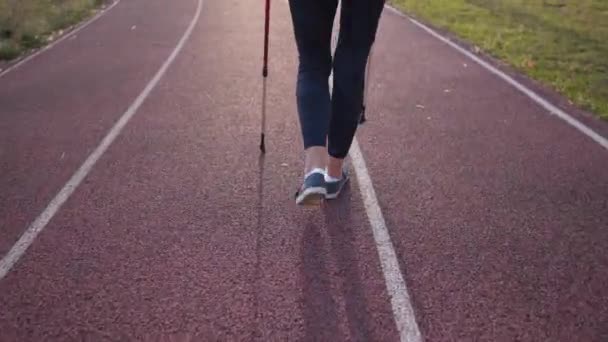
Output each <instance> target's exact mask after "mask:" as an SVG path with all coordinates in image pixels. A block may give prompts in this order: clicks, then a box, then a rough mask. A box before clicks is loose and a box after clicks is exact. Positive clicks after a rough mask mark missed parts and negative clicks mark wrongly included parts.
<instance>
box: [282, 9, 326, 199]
mask: <svg viewBox="0 0 608 342" xmlns="http://www.w3.org/2000/svg"><path fill="white" fill-rule="evenodd" d="M289 5H290V11H291V17H292V23H293V28H294V34H295V40H296V45H297V48H298V56H299V65H298V79H297V85H296V98H297V108H298V117H299V121H300V129H301V133H302V138H303V143H304V154H305V161H304V184H303V185H302V187H301V188H300V189H299V190H298V193H297V194H296V202H297V203H298V204H314V203H316V202H318V201H319V200H320V199H322V197H324V196H325V193H326V189H325V184H324V175H323V170H324V169H325V167H326V165H327V148H326V141H327V130H328V126H329V116H330V109H331V108H330V95H329V85H328V79H329V74H330V72H331V32H332V26H333V20H334V16H335V14H336V8H337V0H289Z"/></svg>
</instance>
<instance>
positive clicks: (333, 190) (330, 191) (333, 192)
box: [325, 170, 348, 199]
mask: <svg viewBox="0 0 608 342" xmlns="http://www.w3.org/2000/svg"><path fill="white" fill-rule="evenodd" d="M346 183H348V172H346V170H342V178H340V180H338V181H335V182H325V188H326V189H327V194H326V195H325V198H326V199H336V198H338V196H339V195H340V191H342V188H343V187H344V185H345V184H346Z"/></svg>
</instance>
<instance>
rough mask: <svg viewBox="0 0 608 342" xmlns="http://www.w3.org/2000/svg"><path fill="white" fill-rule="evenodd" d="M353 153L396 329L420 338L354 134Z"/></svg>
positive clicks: (410, 339) (408, 338) (412, 341)
mask: <svg viewBox="0 0 608 342" xmlns="http://www.w3.org/2000/svg"><path fill="white" fill-rule="evenodd" d="M350 157H351V160H352V163H353V167H354V169H355V174H356V175H357V183H358V184H359V190H361V196H362V197H363V204H364V205H365V211H366V213H367V217H368V219H369V223H370V225H371V227H372V232H373V234H374V240H375V243H376V249H377V250H378V255H379V257H380V265H381V266H382V273H383V274H384V282H385V283H386V290H387V292H388V295H389V297H390V299H391V306H392V309H393V316H394V318H395V323H396V325H397V330H398V331H399V335H400V338H401V341H402V342H420V341H422V337H421V335H420V328H419V327H418V324H417V323H416V316H415V314H414V309H413V307H412V303H411V300H410V296H409V294H408V290H407V286H406V283H405V280H404V278H403V274H402V273H401V269H400V265H399V261H398V259H397V254H396V253H395V249H394V247H393V243H392V242H391V236H390V234H389V232H388V228H387V227H386V222H385V221H384V216H383V215H382V210H381V209H380V205H379V204H378V198H377V197H376V191H375V190H374V185H373V184H372V180H371V178H370V176H369V173H368V172H367V166H366V165H365V159H363V154H362V153H361V149H360V148H359V142H358V141H357V139H356V138H355V139H354V141H353V145H352V147H351V149H350Z"/></svg>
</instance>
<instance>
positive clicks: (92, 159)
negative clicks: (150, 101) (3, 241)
mask: <svg viewBox="0 0 608 342" xmlns="http://www.w3.org/2000/svg"><path fill="white" fill-rule="evenodd" d="M202 7H203V0H198V5H197V8H196V14H195V15H194V17H193V18H192V21H191V22H190V25H189V26H188V29H186V32H185V33H184V35H183V36H182V37H181V39H180V41H179V42H178V43H177V46H176V47H175V49H174V50H173V52H172V53H171V55H169V57H168V58H167V60H166V61H165V62H164V63H163V65H162V66H161V67H160V69H159V70H158V71H157V72H156V75H154V77H153V78H152V79H151V80H150V82H148V84H147V85H146V87H145V88H144V90H143V91H142V92H141V93H140V94H139V96H137V98H136V99H135V101H133V103H132V104H131V106H130V107H129V108H128V109H127V111H126V112H124V114H122V116H121V117H120V119H119V120H118V121H117V122H116V124H114V126H113V127H112V128H111V129H110V131H109V132H108V133H107V135H106V136H105V137H104V138H103V140H102V141H101V143H100V144H99V145H98V146H97V147H96V148H95V150H94V151H93V153H91V154H90V155H89V157H88V158H87V159H86V160H85V161H84V163H83V164H82V165H81V166H80V168H78V170H77V171H76V172H75V173H74V175H72V177H71V178H70V180H69V181H68V182H67V183H66V184H65V185H64V186H63V188H62V189H61V190H60V191H59V193H57V195H55V197H54V198H53V199H52V200H51V202H50V203H49V204H48V205H47V207H46V208H45V209H44V211H43V212H42V213H41V214H40V215H39V216H38V217H37V218H36V220H35V221H34V222H33V223H32V224H31V225H30V226H29V227H28V228H27V230H26V231H25V232H24V233H23V235H21V237H20V238H19V240H18V241H17V242H16V243H15V245H13V247H12V248H11V250H10V251H9V252H8V253H7V254H6V255H5V256H4V258H2V260H0V280H1V279H3V278H4V277H5V276H6V275H7V273H8V272H9V271H10V269H11V268H12V267H13V266H14V265H15V264H16V263H17V261H19V259H20V258H21V256H23V254H24V253H25V251H26V250H27V248H28V247H29V246H30V245H31V244H32V242H34V239H36V236H38V234H39V233H40V232H41V231H42V230H43V229H44V227H45V226H46V225H47V223H49V221H50V220H51V219H52V218H53V216H54V215H55V214H56V213H57V211H58V210H59V209H60V208H61V206H62V205H63V203H65V201H66V200H67V199H68V198H69V197H70V196H71V195H72V193H73V192H74V190H75V189H76V188H77V187H78V185H80V183H81V182H82V180H83V179H84V178H85V177H86V176H87V175H88V174H89V172H91V169H92V168H93V166H95V163H96V162H97V160H99V158H100V157H101V156H102V155H103V154H104V153H105V151H106V150H107V149H108V147H109V146H110V145H111V144H112V142H113V141H114V139H116V137H117V136H118V135H119V134H120V132H121V131H122V129H123V128H124V127H125V126H126V125H127V123H128V122H129V120H130V119H131V118H132V117H133V115H135V113H136V112H137V110H138V109H139V107H140V106H141V104H142V103H143V102H144V100H145V99H146V98H147V97H148V95H150V92H152V90H153V89H154V87H156V85H157V84H158V82H159V81H160V79H161V78H162V77H163V75H164V74H165V72H166V71H167V69H168V68H169V66H170V65H171V64H172V63H173V61H174V60H175V57H177V55H178V54H179V52H180V51H181V49H182V47H183V46H184V44H185V42H186V40H188V38H189V37H190V34H191V33H192V30H193V29H194V26H195V25H196V23H197V21H198V18H199V16H200V14H201V9H202Z"/></svg>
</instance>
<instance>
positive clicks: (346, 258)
mask: <svg viewBox="0 0 608 342" xmlns="http://www.w3.org/2000/svg"><path fill="white" fill-rule="evenodd" d="M352 201H353V196H352V187H351V186H350V183H349V184H348V186H346V187H345V188H344V189H343V190H342V193H341V194H340V198H338V199H336V200H333V201H330V202H328V203H327V205H326V206H325V208H324V216H325V225H326V227H327V231H328V235H329V240H330V244H331V252H332V255H333V258H334V260H335V261H336V267H337V268H338V270H339V274H340V275H341V277H342V284H343V285H342V297H343V300H344V304H345V311H346V317H347V320H348V328H349V330H350V340H354V341H370V339H371V336H370V335H371V334H370V328H369V326H368V319H369V317H370V315H369V309H368V307H367V305H366V301H365V294H364V292H363V289H362V282H361V274H360V273H359V254H358V253H357V247H356V245H355V236H354V234H353V229H355V227H357V226H362V225H361V224H359V223H357V224H353V220H354V219H356V218H354V217H353V215H352V213H351V208H352ZM356 217H357V218H359V217H360V218H361V219H365V218H366V216H365V213H362V214H359V215H357V216H356ZM363 226H364V227H365V226H366V225H365V224H363Z"/></svg>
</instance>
